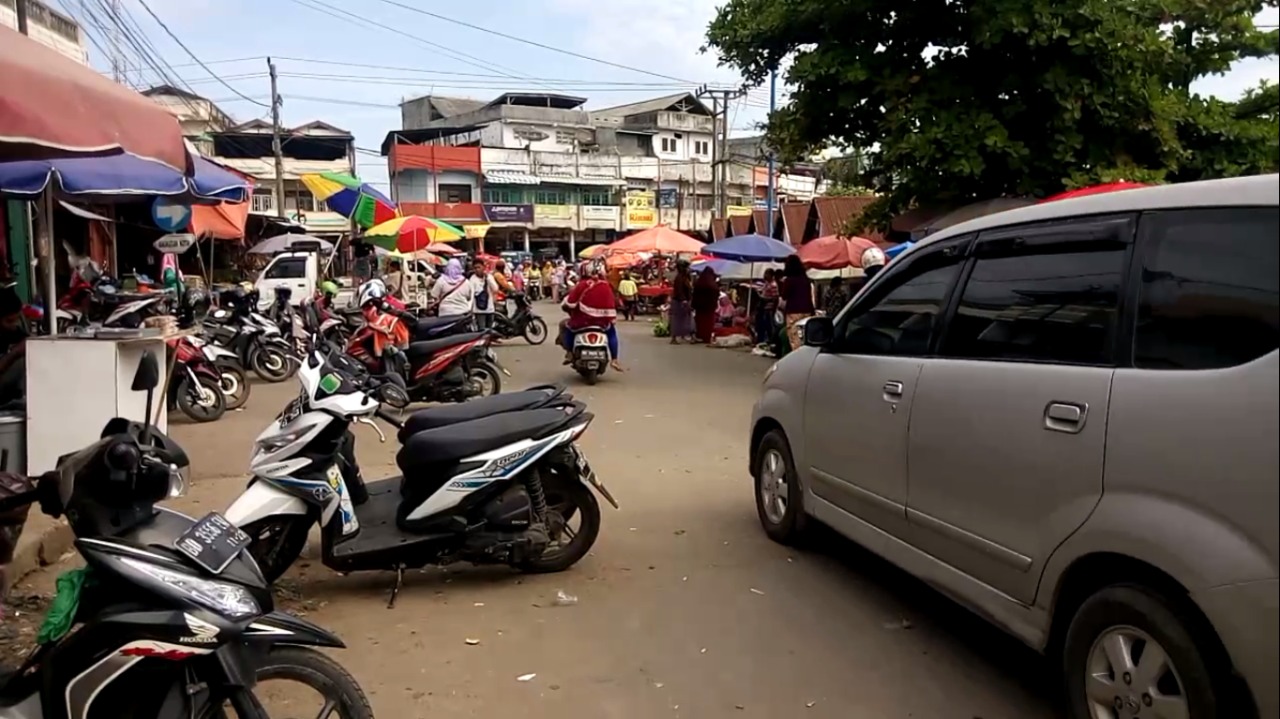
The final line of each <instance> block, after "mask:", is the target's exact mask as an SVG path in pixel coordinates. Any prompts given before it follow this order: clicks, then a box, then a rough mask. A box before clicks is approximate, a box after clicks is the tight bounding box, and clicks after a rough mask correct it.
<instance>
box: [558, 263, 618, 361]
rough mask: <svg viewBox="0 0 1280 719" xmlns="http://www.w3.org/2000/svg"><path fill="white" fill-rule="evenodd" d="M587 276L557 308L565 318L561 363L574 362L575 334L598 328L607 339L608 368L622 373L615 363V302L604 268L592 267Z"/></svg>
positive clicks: (616, 353) (616, 335)
mask: <svg viewBox="0 0 1280 719" xmlns="http://www.w3.org/2000/svg"><path fill="white" fill-rule="evenodd" d="M587 273H588V274H587V276H586V277H584V278H583V279H582V280H581V281H580V282H578V283H577V284H575V285H574V286H573V289H572V290H570V291H569V296H568V297H565V298H564V302H562V303H560V307H561V308H563V309H564V311H565V312H566V313H568V315H569V316H568V317H567V318H565V319H563V320H561V321H560V346H561V347H563V348H564V363H565V364H571V363H572V362H573V336H574V334H575V333H576V332H577V331H578V330H582V329H586V328H588V327H599V328H600V329H602V330H604V332H605V335H606V336H607V337H608V338H609V366H610V367H612V368H613V369H614V370H616V371H618V372H622V371H623V369H622V365H621V364H619V362H618V330H617V328H616V327H614V324H613V323H614V320H616V319H617V318H618V298H617V297H615V296H614V294H613V288H612V287H610V286H609V283H608V282H607V281H606V280H605V279H604V266H603V265H600V264H593V265H591V267H590V268H589V269H588V271H587Z"/></svg>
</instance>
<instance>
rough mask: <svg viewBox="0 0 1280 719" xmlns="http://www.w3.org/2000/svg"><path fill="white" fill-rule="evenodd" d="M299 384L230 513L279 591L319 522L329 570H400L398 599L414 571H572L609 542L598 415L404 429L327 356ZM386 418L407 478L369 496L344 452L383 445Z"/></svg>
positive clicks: (533, 397)
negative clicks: (368, 429)
mask: <svg viewBox="0 0 1280 719" xmlns="http://www.w3.org/2000/svg"><path fill="white" fill-rule="evenodd" d="M298 377H299V379H300V380H301V382H302V387H303V391H302V393H301V395H299V396H298V397H297V398H296V399H294V400H292V401H291V402H290V403H289V404H288V405H287V406H286V407H285V408H284V410H283V411H282V412H281V413H280V417H279V419H278V420H277V421H275V422H273V423H272V424H271V425H270V426H269V427H268V428H267V429H265V430H263V432H262V433H261V434H260V435H258V438H257V440H256V441H255V444H254V454H253V458H252V460H251V465H250V466H251V469H252V471H253V473H254V478H253V479H252V480H251V481H250V483H249V486H248V488H247V489H246V491H245V493H244V494H243V495H241V496H240V497H239V498H238V499H237V500H236V501H235V502H234V503H233V504H232V505H231V507H230V508H229V509H228V510H227V517H228V519H230V520H231V521H232V522H233V523H235V524H236V525H238V526H241V527H244V529H245V531H246V533H248V534H249V536H250V537H251V543H250V545H249V550H250V552H251V553H252V554H253V556H254V558H255V559H256V560H257V562H258V566H259V567H260V568H261V569H262V571H263V574H264V576H266V577H267V578H268V579H269V580H274V579H275V578H277V577H279V576H281V575H282V574H283V573H284V571H285V570H286V569H287V568H288V567H289V565H290V564H292V563H293V562H294V561H295V560H296V559H297V557H298V555H299V553H300V552H301V551H302V548H303V545H304V544H305V543H306V541H307V535H308V532H309V531H310V528H311V525H312V524H314V523H316V522H317V521H318V522H319V524H320V526H321V535H320V536H321V556H322V557H323V561H324V563H325V565H326V566H328V567H330V568H332V569H334V570H336V571H340V572H349V571H357V570H395V571H396V572H397V581H396V590H398V588H399V583H400V573H401V572H402V571H403V570H404V569H406V568H408V569H412V568H418V567H423V566H426V565H429V564H440V565H443V564H448V563H450V562H454V561H460V560H461V561H470V562H473V563H477V564H507V565H510V566H512V567H516V568H518V569H521V570H523V571H527V572H558V571H563V570H564V569H567V568H569V567H570V566H572V565H573V564H574V563H576V562H577V561H578V560H579V559H581V558H582V557H583V556H585V555H586V554H587V552H588V551H589V550H590V549H591V546H592V545H593V544H594V542H595V540H596V537H597V535H598V533H599V531H600V508H599V505H598V504H597V502H596V499H595V495H594V494H593V493H592V491H591V487H594V488H595V489H596V491H598V492H599V493H600V494H601V495H602V496H603V497H604V498H605V499H606V500H607V501H608V502H609V503H610V504H612V505H613V506H614V507H617V506H618V505H617V503H616V502H615V501H614V500H613V498H612V496H611V495H610V494H609V492H608V490H607V489H605V487H604V485H603V484H602V483H601V482H600V480H599V478H597V477H596V475H595V473H594V472H592V470H591V467H590V465H589V464H588V462H587V459H586V456H585V455H584V454H583V453H582V451H581V450H580V449H578V447H577V446H576V444H575V442H576V441H577V439H578V438H579V437H581V436H582V434H583V433H584V432H585V431H586V430H587V427H588V426H589V425H590V424H591V420H592V418H593V415H591V414H590V413H589V412H587V411H586V406H585V405H584V404H583V403H582V402H578V401H575V400H574V399H573V397H572V396H571V395H567V394H564V393H563V388H557V387H545V386H544V387H536V388H533V389H530V390H527V391H525V392H519V393H515V394H508V395H499V396H495V397H489V398H486V399H482V400H476V401H474V402H468V403H465V404H460V405H454V406H450V407H440V408H432V409H427V410H423V411H420V412H417V413H415V414H413V415H412V416H411V417H410V418H409V419H408V420H406V421H405V422H400V421H398V420H397V419H396V418H394V417H392V416H390V415H388V414H387V413H385V412H383V411H382V410H381V409H380V403H381V402H382V400H383V399H384V396H383V395H384V393H385V391H386V390H385V387H386V386H385V385H384V386H382V387H378V388H370V387H369V386H368V385H367V384H366V383H364V382H363V381H362V380H361V378H360V377H358V376H354V375H352V374H348V373H345V372H343V371H341V370H339V369H338V368H337V367H336V366H335V365H334V364H333V363H332V362H331V361H330V360H329V358H328V357H326V356H325V355H324V354H323V353H321V352H315V353H313V354H312V355H311V356H310V357H308V358H307V360H306V361H305V362H304V364H303V367H302V368H301V369H300V370H299V371H298ZM374 417H377V418H379V419H382V420H383V421H385V422H387V423H389V424H391V425H392V426H395V427H397V428H398V429H399V435H398V437H399V440H400V442H401V443H402V444H403V447H402V448H401V450H400V451H399V453H398V454H397V455H396V462H397V464H398V465H399V466H400V469H401V471H402V472H403V473H404V475H403V477H400V476H396V477H388V478H386V479H382V480H378V481H375V482H372V483H369V484H368V485H367V486H366V485H365V484H364V480H363V478H361V477H360V473H359V470H358V467H355V468H354V471H353V472H344V471H343V465H344V462H352V463H353V462H354V453H352V454H351V456H350V458H349V459H347V458H345V457H344V453H343V446H344V444H345V442H346V438H348V437H350V436H351V435H350V432H349V429H350V427H351V425H352V424H353V423H361V424H368V425H370V426H372V427H373V428H374V429H375V430H376V431H378V433H379V436H380V437H381V436H382V432H381V429H379V427H378V425H377V424H376V423H375V422H374V421H373V418H374ZM383 439H384V441H385V438H383ZM349 483H350V486H349ZM575 521H576V525H575ZM391 601H392V603H394V601H395V590H393V592H392V597H391Z"/></svg>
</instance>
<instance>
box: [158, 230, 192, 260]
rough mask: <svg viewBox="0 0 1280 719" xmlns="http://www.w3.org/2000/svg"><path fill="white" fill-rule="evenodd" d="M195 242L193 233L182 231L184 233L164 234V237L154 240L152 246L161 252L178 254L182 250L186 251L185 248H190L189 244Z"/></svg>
mask: <svg viewBox="0 0 1280 719" xmlns="http://www.w3.org/2000/svg"><path fill="white" fill-rule="evenodd" d="M195 243H196V236H195V235H192V234H186V233H184V234H176V235H165V236H164V237H161V238H160V239H158V240H156V241H155V244H153V245H152V247H154V248H156V250H157V251H159V252H163V253H165V254H169V255H180V254H182V253H183V252H186V251H187V250H189V249H191V246H192V245H194V244H195Z"/></svg>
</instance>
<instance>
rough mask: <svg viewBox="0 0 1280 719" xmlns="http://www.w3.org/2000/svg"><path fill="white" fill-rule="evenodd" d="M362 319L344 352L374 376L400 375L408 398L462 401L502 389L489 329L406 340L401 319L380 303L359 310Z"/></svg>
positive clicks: (408, 335)
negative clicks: (432, 338)
mask: <svg viewBox="0 0 1280 719" xmlns="http://www.w3.org/2000/svg"><path fill="white" fill-rule="evenodd" d="M362 313H363V318H364V323H363V324H362V325H361V326H360V328H359V329H357V330H356V332H355V333H354V334H353V335H352V336H351V339H350V340H348V342H347V346H346V351H347V354H349V355H351V356H352V357H354V358H356V359H358V360H360V362H361V363H363V364H364V365H365V366H366V367H368V368H369V371H370V372H371V373H372V374H374V375H381V374H388V373H392V372H394V373H395V374H398V375H400V376H401V377H402V378H403V379H404V382H405V385H406V387H407V389H408V393H409V398H410V400H411V401H413V402H464V401H466V400H468V399H471V398H473V397H487V396H489V395H493V394H498V393H499V392H501V391H502V374H503V370H502V367H501V365H499V364H498V358H497V356H496V355H494V353H493V349H492V347H490V345H491V344H492V342H493V335H492V333H489V332H468V333H466V334H458V335H451V336H448V337H443V338H441V339H436V340H427V341H425V342H410V341H409V339H410V331H409V327H408V325H407V324H406V322H405V318H404V317H402V316H400V314H399V313H397V312H396V311H394V310H392V309H390V308H387V307H382V306H379V305H373V304H371V305H368V306H366V307H365V308H364V309H363V310H362Z"/></svg>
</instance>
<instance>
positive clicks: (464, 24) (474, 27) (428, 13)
mask: <svg viewBox="0 0 1280 719" xmlns="http://www.w3.org/2000/svg"><path fill="white" fill-rule="evenodd" d="M378 2H380V3H383V4H385V5H393V6H395V7H398V8H402V9H404V10H408V11H409V12H415V13H418V14H419V15H426V16H427V17H433V18H435V19H437V20H443V21H445V22H449V23H453V24H454V25H460V26H462V27H465V28H470V29H472V30H478V31H480V32H483V33H488V34H490V35H494V36H497V37H500V38H504V39H507V40H513V41H515V42H519V43H524V44H525V45H532V46H533V47H537V48H541V49H543V50H550V51H551V52H558V53H560V54H561V55H568V56H569V57H576V58H578V59H580V60H588V61H590V62H594V63H599V64H601V65H608V66H610V67H616V68H619V69H621V70H630V71H631V72H638V73H641V74H643V75H650V76H652V77H660V78H662V79H664V80H674V81H676V82H678V83H682V84H686V85H697V84H698V83H696V82H694V81H692V80H686V79H684V78H679V77H672V76H671V75H663V74H662V73H658V72H653V71H651V70H642V69H641V68H638V67H632V66H630V65H623V64H622V63H620V62H613V61H612V60H602V59H600V58H598V57H591V56H590V55H584V54H582V53H580V52H574V51H573V50H565V49H564V48H559V47H553V46H551V45H547V44H544V43H540V42H537V41H535V40H529V39H526V38H523V37H518V36H516V35H508V34H507V33H505V32H499V31H497V30H490V29H489V28H487V27H481V26H479V25H475V24H472V23H469V22H465V21H462V20H457V19H455V18H451V17H448V16H445V15H441V14H440V13H436V12H431V11H430V10H423V9H422V8H418V7H414V6H412V5H405V4H404V3H401V2H396V0H378Z"/></svg>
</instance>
